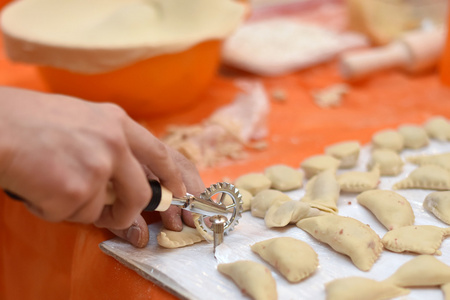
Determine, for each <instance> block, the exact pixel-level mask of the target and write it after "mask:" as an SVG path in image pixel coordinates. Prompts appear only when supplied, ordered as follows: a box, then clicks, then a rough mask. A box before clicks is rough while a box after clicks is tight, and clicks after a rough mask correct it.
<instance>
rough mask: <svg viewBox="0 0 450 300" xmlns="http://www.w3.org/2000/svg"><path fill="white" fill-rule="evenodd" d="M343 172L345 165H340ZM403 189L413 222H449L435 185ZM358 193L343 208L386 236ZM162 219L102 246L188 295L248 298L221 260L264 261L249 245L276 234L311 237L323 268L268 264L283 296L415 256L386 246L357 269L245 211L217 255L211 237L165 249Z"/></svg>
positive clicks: (433, 147) (310, 298)
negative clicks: (287, 269)
mask: <svg viewBox="0 0 450 300" xmlns="http://www.w3.org/2000/svg"><path fill="white" fill-rule="evenodd" d="M369 150H370V148H369V146H365V147H363V148H362V151H361V154H360V158H359V163H358V166H357V167H356V168H354V169H353V170H360V171H364V170H366V167H365V166H366V164H367V161H368V160H369V154H370V152H369ZM443 152H450V143H440V142H436V141H432V143H431V144H430V146H429V147H427V148H424V149H420V150H405V151H403V152H402V157H407V156H410V155H416V154H422V153H423V154H435V153H443ZM415 168H416V166H415V165H412V164H409V163H407V164H405V166H404V170H403V173H402V174H401V175H399V176H396V177H382V178H381V182H380V185H379V189H391V187H392V185H393V184H394V183H396V182H397V181H399V180H401V179H403V178H405V177H406V176H407V175H408V174H409V173H410V172H411V171H412V170H414V169H415ZM339 172H343V171H339ZM396 192H398V193H399V194H401V195H402V196H404V197H405V198H406V199H408V200H409V202H410V203H411V206H412V208H413V210H414V213H415V216H416V220H415V225H426V224H429V225H435V226H440V227H446V226H447V225H446V224H444V223H442V222H441V221H439V220H438V219H436V218H435V217H434V216H433V215H431V214H430V213H428V212H426V211H425V210H424V209H423V207H422V203H423V200H424V199H425V197H426V195H428V194H429V193H431V192H433V191H431V190H397V191H396ZM287 194H288V195H289V196H291V198H293V199H294V200H298V199H300V198H301V197H302V196H303V194H304V190H303V189H300V190H296V191H292V192H289V193H287ZM356 196H357V194H341V196H340V198H339V201H338V208H339V214H340V215H343V216H351V217H353V218H356V219H358V220H360V221H362V222H364V223H367V224H369V225H370V226H371V228H372V229H373V230H374V231H375V232H377V233H378V235H379V236H380V237H383V236H384V234H385V233H386V232H387V231H386V229H385V228H384V227H383V226H382V225H381V224H380V223H379V222H378V221H377V220H376V219H375V217H374V216H373V215H372V214H371V213H370V212H369V211H368V210H367V209H365V208H364V207H362V206H361V205H359V204H358V203H357V201H356ZM160 227H161V224H152V225H150V226H149V228H150V235H151V236H150V242H149V245H148V246H147V247H146V248H144V249H136V248H134V247H132V246H130V245H129V244H127V243H125V242H123V241H121V240H120V239H113V240H109V241H106V242H103V243H102V244H101V245H100V247H101V249H102V250H103V251H105V252H106V253H107V254H109V255H112V256H113V257H115V258H116V259H118V260H119V261H121V262H122V263H124V264H125V265H127V266H129V267H131V268H133V269H135V270H137V271H138V273H140V274H141V275H142V276H144V277H145V278H147V279H149V280H152V281H155V282H158V283H159V284H161V285H163V286H165V287H166V288H167V289H169V290H170V291H171V292H173V293H175V294H176V295H178V296H180V297H182V298H186V299H198V300H207V299H208V300H209V299H249V298H248V297H247V296H245V295H243V294H242V293H241V291H240V290H239V289H238V288H237V286H236V285H235V284H234V283H233V282H232V281H231V280H230V279H229V278H227V277H225V276H223V275H222V274H220V273H219V272H218V271H217V270H216V266H217V264H218V263H223V262H233V261H236V260H241V259H250V260H254V261H257V262H261V263H263V264H265V262H264V261H263V260H262V259H261V258H260V257H259V256H257V255H256V254H254V253H253V252H252V251H251V250H250V245H252V244H254V243H256V242H259V241H262V240H265V239H268V238H272V237H278V236H291V237H295V238H298V239H300V240H303V241H305V242H307V243H308V244H309V245H311V246H312V247H313V248H314V250H315V251H316V252H317V253H318V255H319V264H320V265H319V268H318V270H317V271H316V272H315V273H314V274H313V275H312V276H311V277H309V278H308V279H306V280H304V281H302V282H300V283H296V284H292V283H289V282H288V281H287V280H285V279H284V278H283V277H282V276H281V275H280V274H279V273H278V272H277V271H275V270H274V269H273V268H272V267H271V266H270V265H267V266H268V267H269V268H270V269H271V270H272V274H273V276H274V278H275V280H276V282H277V290H278V295H279V297H278V298H279V299H280V300H281V299H282V300H285V299H304V300H320V299H325V291H324V284H325V283H326V282H328V281H331V280H333V279H336V278H342V277H347V276H362V277H367V278H372V279H376V280H383V279H385V278H387V277H389V276H390V275H391V274H392V273H394V272H395V270H397V268H398V267H400V266H401V265H402V264H404V263H405V262H407V261H408V260H410V259H411V258H413V257H415V255H413V254H399V253H392V252H389V251H387V250H385V251H383V252H382V254H381V256H380V258H379V259H378V261H377V262H375V264H374V266H373V267H372V269H371V270H370V271H369V272H363V271H360V270H359V269H357V268H356V267H355V266H354V265H353V263H352V262H351V260H350V259H349V258H348V257H347V256H344V255H342V254H339V253H336V252H335V251H334V250H333V249H331V248H330V247H329V246H328V245H326V244H323V243H320V242H317V241H316V240H315V239H314V238H312V237H311V236H310V235H309V234H307V233H306V232H304V231H302V230H301V229H299V228H297V227H296V226H295V225H290V226H287V227H285V228H280V229H268V228H267V227H266V226H265V224H264V220H263V219H259V218H255V217H253V216H252V215H251V213H250V212H245V213H243V217H242V219H241V221H240V223H239V225H238V226H236V228H235V230H234V231H233V232H231V233H230V234H229V235H228V236H225V241H224V243H223V244H222V245H220V246H219V247H218V248H217V250H216V257H217V258H214V255H213V246H212V244H209V243H207V242H203V243H200V244H196V245H193V246H189V247H185V248H180V249H164V248H162V247H159V246H158V244H157V241H156V235H157V234H158V232H159V230H160ZM441 251H442V256H436V257H437V258H438V259H439V260H441V261H443V262H445V263H446V264H449V265H450V240H444V242H443V243H442V247H441ZM399 299H411V300H412V299H414V300H421V299H436V300H437V299H443V294H442V292H441V290H439V289H438V288H427V289H426V288H421V289H412V290H411V293H410V294H409V295H407V296H402V297H401V298H399Z"/></svg>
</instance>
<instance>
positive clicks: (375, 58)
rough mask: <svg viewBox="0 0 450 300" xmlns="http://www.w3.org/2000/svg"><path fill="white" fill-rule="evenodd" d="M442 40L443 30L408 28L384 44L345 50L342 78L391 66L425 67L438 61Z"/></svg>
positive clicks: (341, 62) (410, 68) (433, 65)
mask: <svg viewBox="0 0 450 300" xmlns="http://www.w3.org/2000/svg"><path fill="white" fill-rule="evenodd" d="M444 44H445V32H444V30H438V29H435V30H420V31H411V32H409V33H406V34H404V35H403V36H402V37H401V38H400V39H398V40H396V41H394V42H392V43H390V44H388V45H386V46H383V47H377V48H373V49H368V50H358V51H352V52H347V53H344V54H343V55H341V57H340V61H339V68H340V73H341V75H342V77H344V78H345V79H359V78H363V77H366V76H368V75H370V74H372V73H375V72H378V71H383V70H387V69H392V68H400V69H403V70H406V71H408V72H412V73H418V72H423V71H427V70H430V69H432V68H433V67H435V66H436V65H437V64H438V61H439V59H440V57H441V54H442V52H443V49H444Z"/></svg>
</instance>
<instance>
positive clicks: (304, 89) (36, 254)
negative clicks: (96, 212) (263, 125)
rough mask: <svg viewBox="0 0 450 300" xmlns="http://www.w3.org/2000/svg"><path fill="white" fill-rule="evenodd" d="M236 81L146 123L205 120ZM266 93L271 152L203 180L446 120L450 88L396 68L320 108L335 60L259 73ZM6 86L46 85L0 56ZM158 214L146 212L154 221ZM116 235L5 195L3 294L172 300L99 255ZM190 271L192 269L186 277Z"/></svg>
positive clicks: (1, 210) (220, 81) (1, 216)
mask: <svg viewBox="0 0 450 300" xmlns="http://www.w3.org/2000/svg"><path fill="white" fill-rule="evenodd" d="M234 79H235V78H233V77H227V76H225V75H220V76H219V75H218V76H217V77H216V78H215V79H214V81H213V82H212V83H211V85H210V87H209V88H208V90H207V91H205V93H204V94H203V95H202V97H201V99H199V105H197V106H195V107H192V108H191V109H190V110H188V111H185V112H183V113H181V114H178V115H174V116H170V117H166V118H161V119H152V120H144V121H145V123H146V125H147V126H148V127H149V128H150V129H151V130H153V131H154V132H155V133H157V134H159V133H161V132H163V131H164V128H165V127H166V126H167V125H168V124H173V123H177V124H190V123H197V122H200V121H201V120H202V119H203V118H206V117H207V116H208V115H209V114H210V113H211V112H212V111H213V110H214V109H215V108H216V107H218V106H220V105H223V104H224V103H228V102H230V101H231V100H232V99H233V97H234V96H235V93H236V87H235V86H234V83H233V80H234ZM262 80H263V82H264V84H265V87H266V89H267V91H268V92H269V93H270V92H271V91H272V90H273V89H283V90H285V91H286V93H287V99H286V101H284V102H275V101H272V102H271V106H272V107H271V113H270V117H269V120H268V127H269V132H270V135H269V137H268V138H267V142H268V145H269V147H268V149H267V150H265V151H254V152H251V153H250V156H249V157H248V158H247V159H245V160H242V161H236V162H233V163H227V164H224V165H222V166H218V167H215V168H210V169H204V170H201V175H202V177H203V179H204V181H205V184H206V185H209V184H210V183H213V182H216V181H219V180H221V179H222V178H223V177H228V178H231V179H234V178H236V177H237V176H239V175H241V174H244V173H247V172H250V171H262V170H263V169H264V168H265V167H266V166H269V165H271V164H275V163H285V164H288V165H291V166H294V167H298V166H299V164H300V162H301V161H302V160H303V159H305V158H306V157H308V156H310V155H313V154H319V153H322V152H323V148H324V147H325V146H326V145H328V144H331V143H334V142H339V141H344V140H349V139H352V140H353V139H357V140H359V141H360V142H362V143H367V142H369V141H370V138H371V136H372V134H373V133H374V132H376V131H377V130H380V129H384V128H389V127H390V128H395V127H396V126H398V125H399V124H403V123H418V124H420V123H423V122H424V121H425V120H427V119H428V118H429V117H431V116H433V115H437V114H439V115H444V116H446V117H447V118H450V88H446V87H443V86H442V85H441V84H440V82H439V80H438V76H437V75H436V74H434V73H430V74H426V75H421V76H415V77H412V76H410V75H407V74H403V73H401V72H396V71H391V72H385V73H383V74H379V75H378V76H376V77H373V78H370V79H368V80H365V81H364V82H359V83H353V84H351V88H350V91H349V94H348V95H347V96H346V97H345V99H344V101H343V103H342V106H340V107H337V108H332V109H323V108H319V107H318V106H316V105H315V104H314V102H313V99H312V97H311V91H313V90H315V89H320V88H324V87H327V86H329V85H331V84H334V83H339V82H342V80H341V79H340V77H339V75H338V73H337V68H336V64H335V62H331V63H328V64H324V65H321V66H318V67H314V68H311V69H308V70H306V71H302V72H298V73H295V74H291V75H288V76H283V77H277V78H266V79H262ZM0 84H1V85H8V86H16V87H24V88H29V89H35V90H41V91H46V90H47V89H46V87H45V85H44V84H43V82H42V81H41V80H40V79H39V78H38V76H37V73H36V71H35V70H34V68H33V67H30V66H24V65H20V64H13V63H11V62H9V61H8V60H7V59H6V58H5V56H4V55H3V54H1V55H0ZM156 219H157V216H156V215H150V216H149V222H151V221H155V220H156ZM111 237H112V235H111V234H110V233H109V232H107V231H105V230H101V229H98V228H95V227H93V226H86V225H76V224H69V223H61V224H53V223H47V222H44V221H41V220H39V219H37V218H35V217H33V216H32V215H30V214H29V213H28V212H27V211H26V209H25V208H24V207H23V206H22V205H21V204H20V203H16V202H14V201H11V200H9V199H7V198H6V197H5V196H4V195H3V194H0V249H1V252H0V299H5V300H6V299H14V300H15V299H72V300H76V299H83V300H84V299H175V297H174V296H172V295H170V294H169V293H167V292H165V291H164V290H163V289H161V288H159V287H157V286H156V285H154V284H153V283H151V282H149V281H146V280H144V279H143V278H141V277H140V276H139V275H138V274H136V273H134V272H133V271H131V270H129V269H127V268H125V267H123V266H122V265H121V264H119V263H118V262H116V261H115V260H114V259H112V258H111V257H109V256H107V255H105V254H103V253H102V252H101V251H100V250H99V248H98V244H99V243H100V242H102V241H103V240H106V239H109V238H111ZM186 275H187V276H188V274H186Z"/></svg>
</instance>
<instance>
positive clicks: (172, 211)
mask: <svg viewBox="0 0 450 300" xmlns="http://www.w3.org/2000/svg"><path fill="white" fill-rule="evenodd" d="M181 213H182V212H181V208H179V207H177V206H173V205H172V206H170V207H169V209H168V210H166V211H164V212H161V221H162V223H163V225H164V228H167V229H169V230H173V231H181V230H182V229H183V222H182V221H181Z"/></svg>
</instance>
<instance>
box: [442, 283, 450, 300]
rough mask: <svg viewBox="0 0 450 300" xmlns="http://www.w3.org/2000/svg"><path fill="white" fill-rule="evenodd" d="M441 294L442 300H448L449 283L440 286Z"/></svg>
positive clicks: (449, 298) (449, 296) (449, 299)
mask: <svg viewBox="0 0 450 300" xmlns="http://www.w3.org/2000/svg"><path fill="white" fill-rule="evenodd" d="M441 290H442V293H444V300H450V283H445V284H443V285H441Z"/></svg>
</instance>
